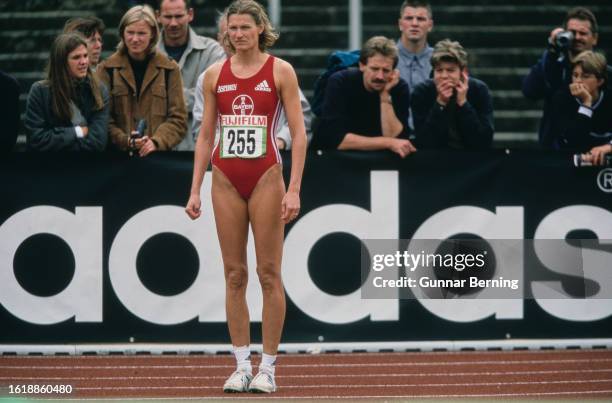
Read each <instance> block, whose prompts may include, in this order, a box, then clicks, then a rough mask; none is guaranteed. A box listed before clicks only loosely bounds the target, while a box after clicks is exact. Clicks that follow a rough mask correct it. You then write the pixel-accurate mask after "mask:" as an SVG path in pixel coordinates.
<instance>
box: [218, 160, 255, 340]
mask: <svg viewBox="0 0 612 403" xmlns="http://www.w3.org/2000/svg"><path fill="white" fill-rule="evenodd" d="M212 202H213V209H214V212H215V222H216V224H217V235H218V236H219V244H220V246H221V254H222V256H223V267H224V272H225V310H226V314H227V326H228V328H229V333H230V338H231V339H232V344H233V345H234V346H248V345H249V343H250V332H249V309H248V307H247V303H246V288H247V282H248V269H247V255H246V245H247V239H248V229H249V212H248V209H247V202H246V201H245V200H244V199H243V198H242V197H241V196H240V194H239V193H238V191H236V189H235V188H234V186H233V185H232V183H231V182H230V181H229V179H227V177H226V176H225V175H224V174H223V173H222V172H221V171H220V170H218V169H217V168H215V167H213V181H212Z"/></svg>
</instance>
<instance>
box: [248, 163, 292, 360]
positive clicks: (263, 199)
mask: <svg viewBox="0 0 612 403" xmlns="http://www.w3.org/2000/svg"><path fill="white" fill-rule="evenodd" d="M284 194H285V185H284V182H283V176H282V167H281V165H280V164H276V165H274V166H272V167H270V169H268V170H267V171H266V173H265V174H264V175H263V176H262V177H261V178H260V179H259V181H258V183H257V186H256V187H255V190H254V191H253V193H252V194H251V198H250V199H249V201H248V210H249V217H250V220H251V227H252V229H253V236H254V238H255V251H256V254H257V274H258V276H259V283H260V284H261V289H262V293H263V313H262V341H263V351H264V352H265V353H267V354H271V355H276V353H277V350H278V344H279V343H280V338H281V334H282V331H283V323H284V321H285V291H284V289H283V283H282V281H281V260H282V255H283V238H284V228H285V226H284V224H283V222H282V221H281V202H282V200H283V196H284Z"/></svg>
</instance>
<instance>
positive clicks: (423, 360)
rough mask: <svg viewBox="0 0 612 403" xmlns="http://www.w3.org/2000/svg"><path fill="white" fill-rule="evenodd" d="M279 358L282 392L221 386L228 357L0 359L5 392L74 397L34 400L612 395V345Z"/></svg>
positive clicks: (229, 363) (0, 381)
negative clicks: (43, 388) (49, 390)
mask: <svg viewBox="0 0 612 403" xmlns="http://www.w3.org/2000/svg"><path fill="white" fill-rule="evenodd" d="M257 360H258V358H256V361H255V362H254V364H257ZM277 362H278V366H277V370H276V375H277V376H276V380H277V383H278V386H279V390H278V392H277V393H275V394H273V395H272V396H262V395H251V394H240V395H239V396H236V395H227V394H224V393H223V392H222V390H221V387H222V385H223V381H224V380H225V378H226V377H227V376H228V375H229V374H230V373H231V372H232V371H233V369H234V361H233V357H231V356H206V355H202V356H196V355H189V356H176V355H173V356H167V355H164V356H152V355H131V356H0V396H2V395H7V394H8V392H9V391H10V389H9V388H10V385H12V389H13V390H15V386H16V385H26V386H27V385H70V386H71V387H72V393H71V394H67V395H58V394H55V395H47V394H45V395H42V394H38V395H30V397H38V398H45V397H47V398H48V397H60V398H61V397H65V398H136V397H139V398H216V399H218V398H233V399H235V398H237V397H241V398H249V399H258V398H260V399H261V398H265V399H269V398H281V399H345V400H354V399H369V400H378V399H381V400H383V399H396V398H403V399H409V398H438V399H451V398H452V399H455V398H467V399H469V400H472V399H475V398H489V399H498V398H503V399H525V398H529V399H532V400H533V399H547V400H559V399H563V400H567V399H569V400H576V401H583V400H585V399H597V400H600V399H601V400H604V399H605V400H606V401H612V351H611V350H561V351H495V352H492V351H487V352H480V351H471V352H453V353H448V352H434V353H425V352H423V353H352V354H321V355H304V354H298V355H281V356H279V359H278V361H277ZM12 396H13V397H17V396H16V395H12ZM21 397H23V396H21Z"/></svg>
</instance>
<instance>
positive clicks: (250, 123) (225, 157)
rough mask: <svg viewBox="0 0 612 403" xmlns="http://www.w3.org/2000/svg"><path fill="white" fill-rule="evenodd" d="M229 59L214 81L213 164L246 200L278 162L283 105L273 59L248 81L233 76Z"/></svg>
mask: <svg viewBox="0 0 612 403" xmlns="http://www.w3.org/2000/svg"><path fill="white" fill-rule="evenodd" d="M232 59H233V58H229V59H227V60H226V61H225V63H223V67H221V72H220V73H219V79H218V80H217V88H216V93H217V98H216V99H217V109H218V111H219V122H218V124H219V141H218V142H217V145H216V146H215V149H214V150H213V157H212V164H213V165H214V166H216V167H217V168H218V169H220V170H221V171H222V172H223V173H224V174H225V176H227V178H228V179H229V180H230V182H231V183H232V184H233V185H234V187H235V188H236V190H237V191H238V193H240V195H241V196H242V198H243V199H245V200H248V199H249V197H250V196H251V193H252V192H253V189H255V185H257V181H259V178H261V176H262V175H263V174H264V173H265V172H266V171H267V170H268V168H270V167H271V166H272V165H274V164H277V163H280V162H281V157H280V154H279V152H278V149H277V147H276V131H277V127H276V126H277V124H278V118H279V115H280V113H281V108H282V105H281V103H280V100H279V98H278V94H277V93H276V86H275V85H274V72H273V67H274V57H273V56H269V57H268V60H266V62H265V63H264V65H263V67H262V68H261V69H260V70H259V71H258V72H257V73H256V74H255V75H253V76H251V77H249V78H238V77H236V76H234V74H233V73H232V69H231V65H232Z"/></svg>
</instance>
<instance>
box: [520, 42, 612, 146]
mask: <svg viewBox="0 0 612 403" xmlns="http://www.w3.org/2000/svg"><path fill="white" fill-rule="evenodd" d="M610 74H612V67H610V66H608V75H610ZM571 82H572V67H571V64H570V62H569V60H568V58H567V57H562V58H559V54H557V53H553V52H551V51H549V50H546V51H544V54H543V55H542V58H541V59H540V60H539V61H538V63H536V64H535V65H534V66H533V67H531V70H530V71H529V74H527V76H526V77H525V78H524V79H523V95H525V97H527V98H529V99H531V100H534V101H538V100H541V99H543V100H544V110H543V113H542V119H541V120H540V131H539V135H538V138H539V141H540V144H541V145H542V146H544V147H548V148H550V147H553V148H556V145H555V144H553V143H552V139H553V137H555V134H554V133H551V125H552V121H551V116H550V115H551V108H552V98H553V96H554V95H555V94H556V93H557V92H558V91H559V90H561V89H562V88H564V87H567V86H568V85H569V84H570V83H571ZM609 84H610V82H609ZM608 88H610V87H608Z"/></svg>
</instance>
